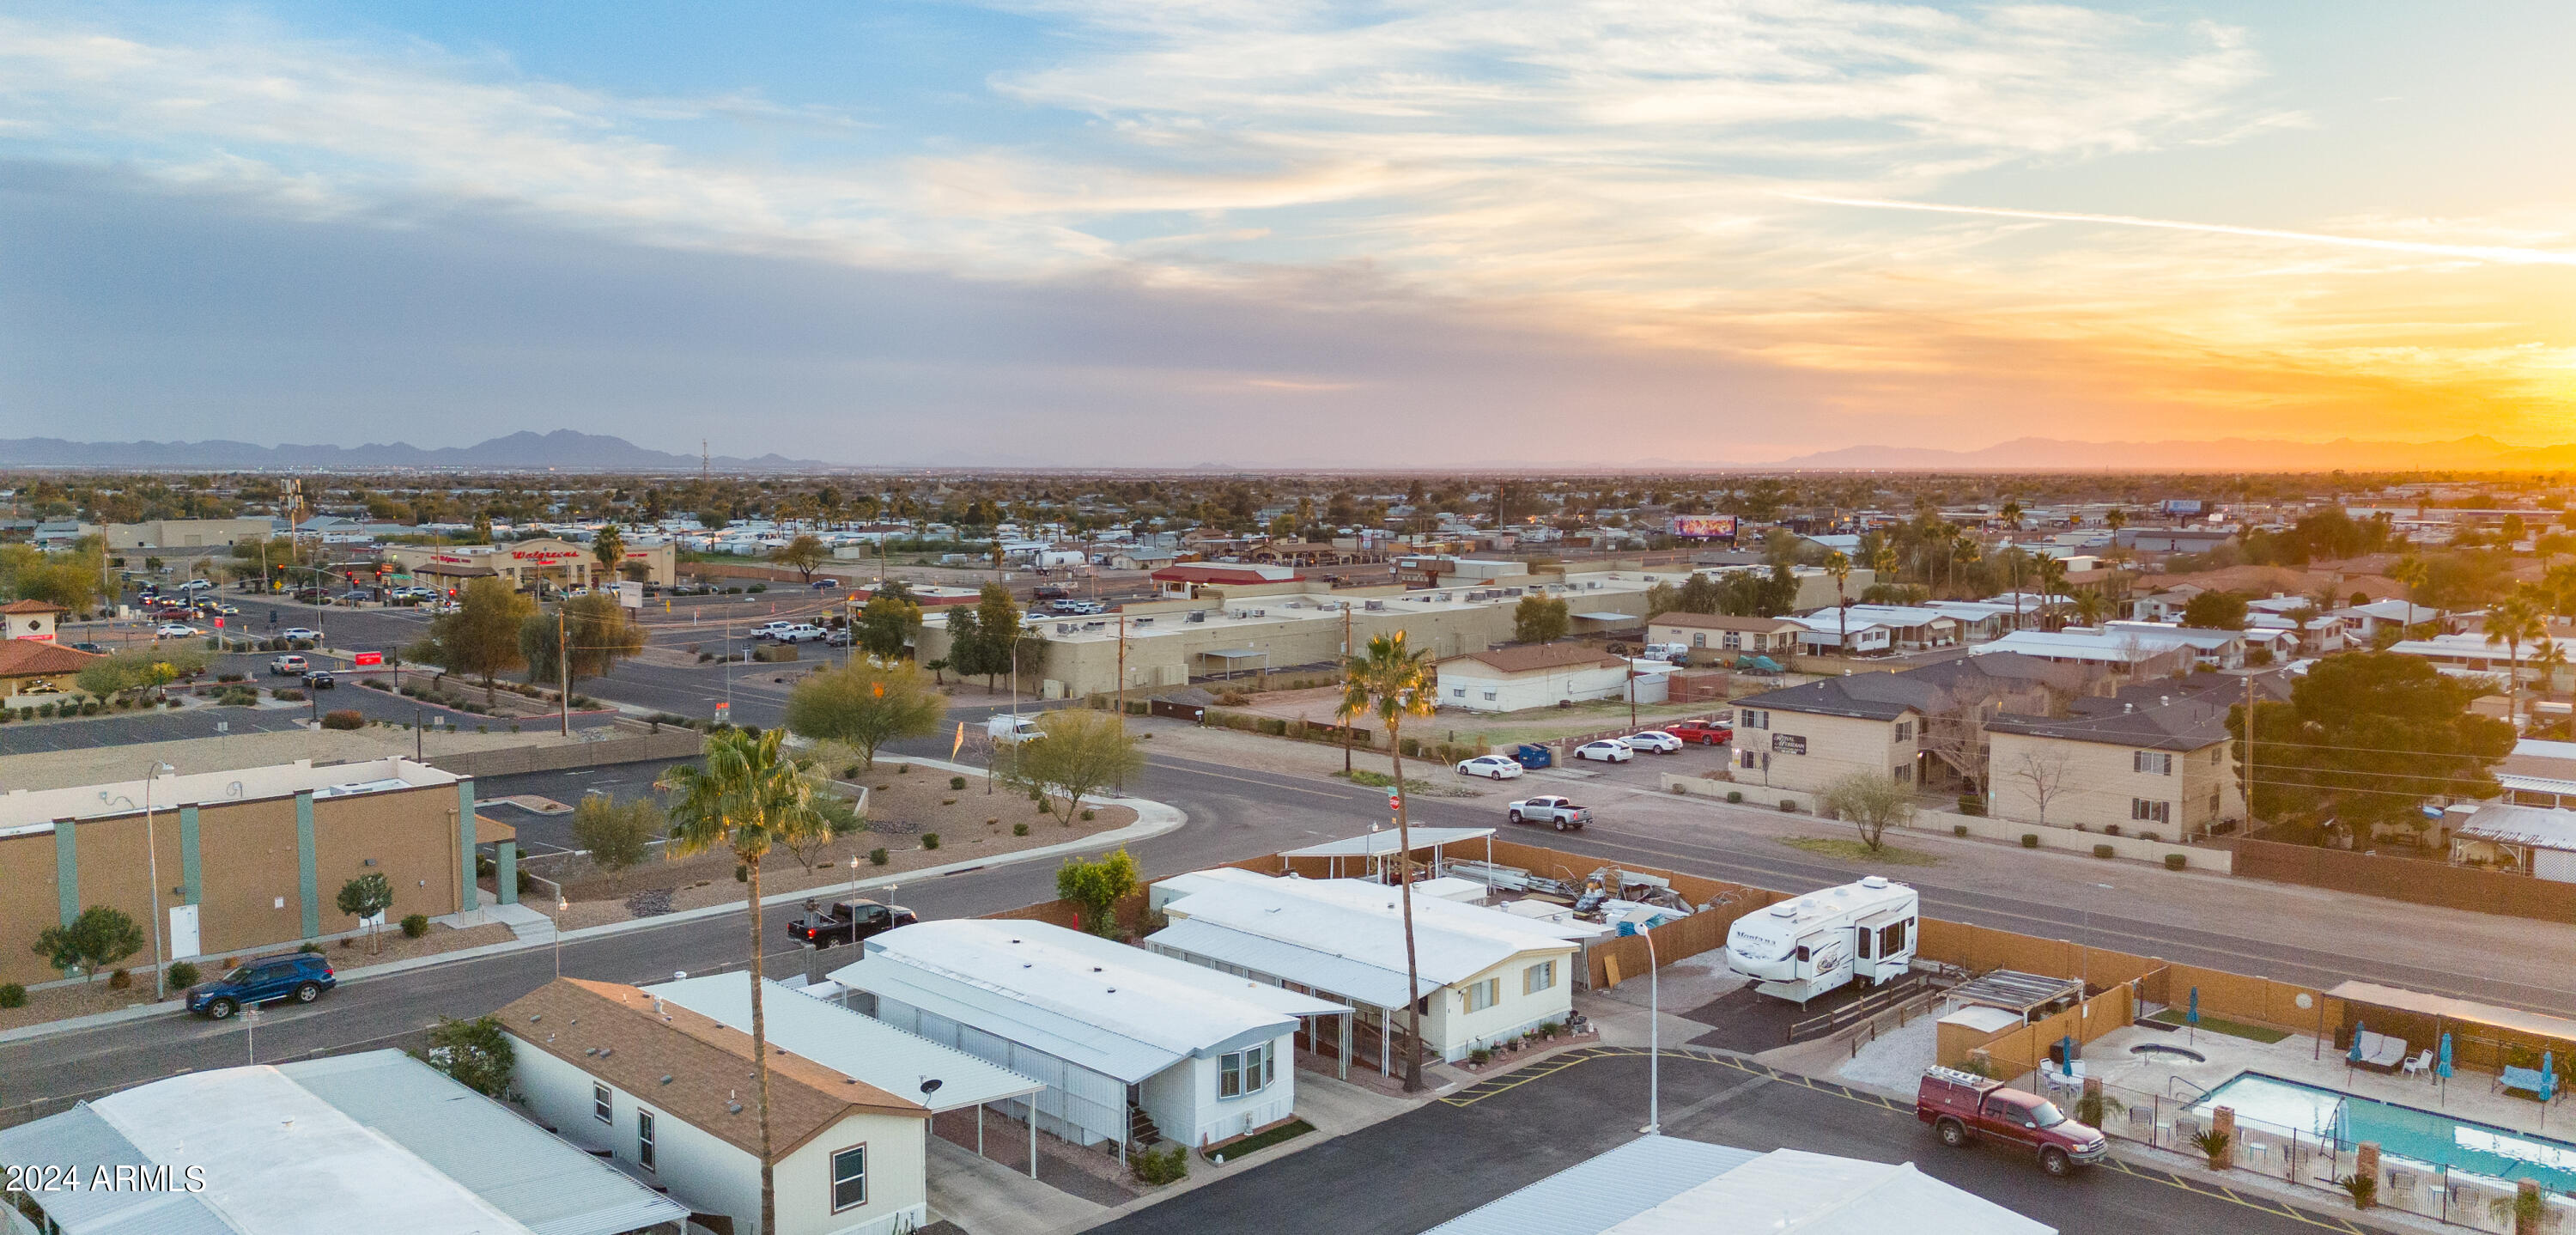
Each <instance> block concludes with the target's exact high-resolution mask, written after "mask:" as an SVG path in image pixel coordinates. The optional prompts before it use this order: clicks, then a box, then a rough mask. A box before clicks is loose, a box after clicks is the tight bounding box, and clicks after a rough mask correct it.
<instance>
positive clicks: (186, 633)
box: [152, 622, 197, 639]
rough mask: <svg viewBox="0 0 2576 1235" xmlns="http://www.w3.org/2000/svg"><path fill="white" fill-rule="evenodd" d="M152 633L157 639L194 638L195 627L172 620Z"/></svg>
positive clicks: (195, 635)
mask: <svg viewBox="0 0 2576 1235" xmlns="http://www.w3.org/2000/svg"><path fill="white" fill-rule="evenodd" d="M152 634H153V637H155V638H159V639H194V638H196V637H197V628H196V627H194V626H190V625H187V624H185V623H181V622H172V623H170V624H169V625H167V626H164V627H162V628H161V629H159V630H156V631H154V632H152Z"/></svg>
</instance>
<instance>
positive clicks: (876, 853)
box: [868, 849, 886, 866]
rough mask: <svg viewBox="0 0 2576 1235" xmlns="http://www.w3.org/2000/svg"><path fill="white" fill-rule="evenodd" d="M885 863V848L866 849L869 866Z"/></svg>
mask: <svg viewBox="0 0 2576 1235" xmlns="http://www.w3.org/2000/svg"><path fill="white" fill-rule="evenodd" d="M885 864H886V851H885V850H883V849H871V850H868V865H870V866H883V865H885Z"/></svg>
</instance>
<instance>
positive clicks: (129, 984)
mask: <svg viewBox="0 0 2576 1235" xmlns="http://www.w3.org/2000/svg"><path fill="white" fill-rule="evenodd" d="M133 988H134V971H133V970H131V969H119V970H117V971H115V972H113V973H110V974H109V975H107V989H109V990H112V991H123V990H131V989H133Z"/></svg>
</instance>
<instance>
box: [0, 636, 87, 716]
mask: <svg viewBox="0 0 2576 1235" xmlns="http://www.w3.org/2000/svg"><path fill="white" fill-rule="evenodd" d="M104 659H106V657H103V656H98V655H95V654H92V653H89V652H83V651H80V650H79V649H77V648H67V647H64V646H63V645H61V644H59V643H53V642H44V641H38V640H35V639H0V700H8V701H10V702H13V703H17V704H19V705H21V706H26V705H32V704H34V703H36V702H38V701H39V697H42V698H43V699H47V700H50V699H54V698H57V697H68V696H71V695H77V694H79V693H80V686H79V685H78V683H77V682H76V681H75V679H77V678H78V677H79V676H80V671H81V670H83V669H86V668H88V667H90V666H91V665H94V664H97V663H98V662H99V661H101V660H104ZM21 696H24V698H23V699H22V698H21Z"/></svg>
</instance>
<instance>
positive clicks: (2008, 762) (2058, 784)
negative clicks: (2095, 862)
mask: <svg viewBox="0 0 2576 1235" xmlns="http://www.w3.org/2000/svg"><path fill="white" fill-rule="evenodd" d="M2243 692H2244V682H2243V679H2241V678H2236V677H2223V676H2220V675H2216V674H2204V675H2201V676H2199V677H2196V678H2192V679H2188V680H2186V681H2166V682H2149V683H2145V684H2142V685H2138V686H2132V687H2129V688H2127V689H2125V690H2122V691H2120V692H2118V693H2117V694H2114V695H2108V696H2101V697H2094V698H2086V699H2080V700H2077V701H2076V702H2075V703H2074V705H2073V707H2072V709H2071V714H2070V715H2066V716H2059V717H2041V716H2016V715H2009V714H2006V715H1999V716H1996V717H1995V718H1993V719H1992V720H1990V721H1988V722H1987V723H1986V733H1987V741H1988V742H1989V743H1990V750H1989V753H1988V756H1987V759H1988V768H1989V772H1990V781H1991V784H1990V786H1989V789H1988V794H1989V800H1990V802H1991V808H1990V809H1991V811H1992V813H1993V814H1994V816H1995V817H1996V818H1998V819H2010V820H2014V821H2016V822H2020V823H2038V824H2047V825H2049V826H2052V827H2061V828H2065V827H2079V826H2080V827H2083V828H2085V829H2087V830H2090V831H2095V832H2104V831H2108V830H2110V829H2112V828H2118V829H2119V830H2120V831H2121V832H2122V833H2123V834H2125V835H2130V836H2138V835H2153V836H2155V837H2156V838H2158V839H2160V840H2180V839H2182V838H2184V837H2188V836H2196V835H2200V834H2202V833H2205V832H2207V831H2208V830H2209V829H2210V827H2211V826H2212V825H2214V824H2218V823H2222V822H2226V821H2230V820H2238V819H2242V818H2244V814H2245V811H2244V799H2243V798H2242V797H2241V796H2240V790H2239V788H2238V785H2237V780H2236V768H2235V761H2234V759H2233V758H2232V756H2231V745H2232V744H2231V742H2230V739H2229V736H2228V730H2227V715H2228V708H2229V705H2230V704H2232V703H2235V702H2239V701H2241V700H2242V699H2243V697H2244V695H2243Z"/></svg>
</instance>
